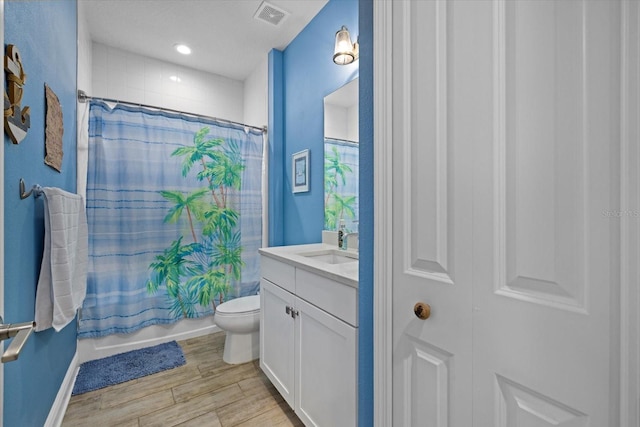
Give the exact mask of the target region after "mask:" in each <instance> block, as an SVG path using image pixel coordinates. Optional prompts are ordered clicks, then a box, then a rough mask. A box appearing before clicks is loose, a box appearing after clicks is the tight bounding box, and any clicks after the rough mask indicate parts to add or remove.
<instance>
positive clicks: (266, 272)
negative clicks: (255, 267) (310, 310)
mask: <svg viewBox="0 0 640 427" xmlns="http://www.w3.org/2000/svg"><path fill="white" fill-rule="evenodd" d="M260 272H261V275H262V277H264V278H265V279H267V280H269V281H270V282H272V283H275V284H277V285H278V286H280V287H281V288H283V289H286V290H287V291H289V292H291V293H295V290H296V269H295V267H294V266H292V265H289V264H285V263H283V262H280V261H276V260H274V259H273V258H268V257H266V256H262V257H260Z"/></svg>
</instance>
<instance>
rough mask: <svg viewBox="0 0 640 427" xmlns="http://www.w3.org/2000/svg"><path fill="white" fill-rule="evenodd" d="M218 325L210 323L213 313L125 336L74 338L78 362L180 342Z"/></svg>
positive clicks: (217, 329) (212, 330)
mask: <svg viewBox="0 0 640 427" xmlns="http://www.w3.org/2000/svg"><path fill="white" fill-rule="evenodd" d="M218 331H220V328H218V326H216V325H215V323H214V322H213V316H209V317H205V318H200V319H183V320H181V321H180V322H178V323H175V324H171V325H153V326H148V327H146V328H144V329H141V330H139V331H137V332H134V333H131V334H126V335H118V334H116V335H109V336H107V337H102V338H84V339H80V340H78V355H79V363H84V362H87V361H89V360H96V359H102V358H103V357H109V356H113V355H114V354H119V353H124V352H126V351H131V350H138V349H141V348H145V347H151V346H154V345H158V344H162V343H165V342H169V341H174V340H175V341H180V340H186V339H189V338H195V337H199V336H202V335H208V334H213V333H215V332H218Z"/></svg>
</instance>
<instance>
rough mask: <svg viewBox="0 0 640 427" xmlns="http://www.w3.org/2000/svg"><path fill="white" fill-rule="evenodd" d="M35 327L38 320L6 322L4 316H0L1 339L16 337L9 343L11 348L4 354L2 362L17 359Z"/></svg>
mask: <svg viewBox="0 0 640 427" xmlns="http://www.w3.org/2000/svg"><path fill="white" fill-rule="evenodd" d="M35 327H36V322H24V323H6V324H5V323H4V320H2V316H0V341H2V340H6V339H8V338H11V337H15V338H14V339H13V341H11V344H9V348H8V349H7V350H6V351H5V352H4V353H3V354H2V357H1V358H0V362H2V363H7V362H13V361H14V360H16V359H17V358H18V356H20V351H21V350H22V347H24V344H25V343H26V342H27V338H29V335H31V332H33V329H34V328H35Z"/></svg>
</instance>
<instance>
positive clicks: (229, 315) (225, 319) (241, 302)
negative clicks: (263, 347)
mask: <svg viewBox="0 0 640 427" xmlns="http://www.w3.org/2000/svg"><path fill="white" fill-rule="evenodd" d="M214 321H215V323H216V325H218V327H219V328H220V329H222V330H223V331H225V332H226V333H227V337H226V339H225V342H224V354H223V355H222V360H224V361H225V362H226V363H229V364H233V365H235V364H239V363H246V362H250V361H252V360H255V359H257V358H258V357H260V333H259V332H260V295H251V296H248V297H240V298H236V299H232V300H230V301H227V302H224V303H222V304H220V305H219V306H218V307H216V312H215V314H214Z"/></svg>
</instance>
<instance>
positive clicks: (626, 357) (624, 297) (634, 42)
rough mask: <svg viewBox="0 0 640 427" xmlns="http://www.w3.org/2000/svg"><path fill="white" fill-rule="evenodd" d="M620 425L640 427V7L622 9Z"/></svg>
mask: <svg viewBox="0 0 640 427" xmlns="http://www.w3.org/2000/svg"><path fill="white" fill-rule="evenodd" d="M621 13H622V16H621V24H622V25H621V61H622V64H621V65H622V67H621V70H622V72H621V87H620V90H621V106H620V116H621V126H620V130H621V142H620V176H621V181H620V188H621V195H620V196H621V197H620V215H619V218H620V233H621V235H620V246H621V247H620V268H621V271H620V273H621V274H620V332H621V334H620V335H621V342H620V346H621V347H620V424H621V425H623V426H632V425H640V408H638V405H637V402H638V400H639V399H640V338H639V337H638V333H640V315H639V314H638V308H640V290H638V283H640V144H639V143H638V138H639V137H640V76H639V73H640V41H639V36H640V5H639V4H638V3H637V1H634V0H622V7H621Z"/></svg>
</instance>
